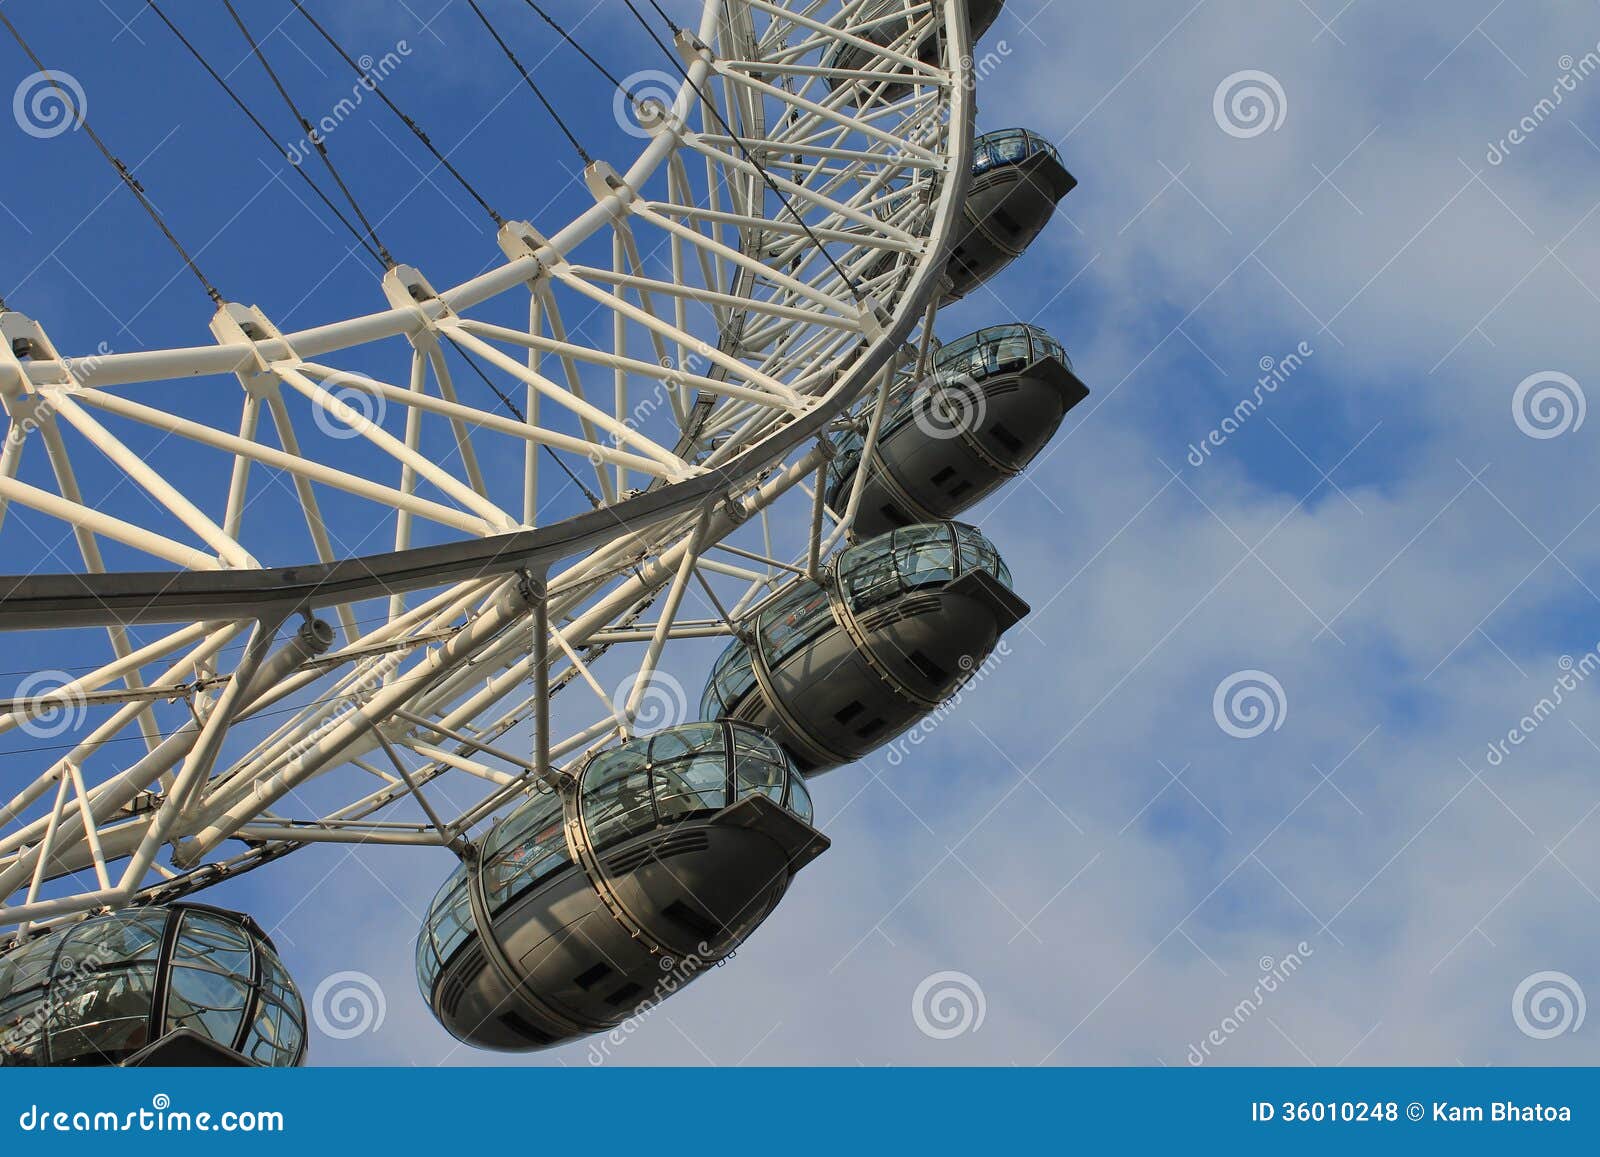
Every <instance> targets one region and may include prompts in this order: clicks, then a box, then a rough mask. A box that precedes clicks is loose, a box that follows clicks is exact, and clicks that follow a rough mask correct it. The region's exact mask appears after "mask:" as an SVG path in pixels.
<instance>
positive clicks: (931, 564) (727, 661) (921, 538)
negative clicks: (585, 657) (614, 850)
mask: <svg viewBox="0 0 1600 1157" xmlns="http://www.w3.org/2000/svg"><path fill="white" fill-rule="evenodd" d="M832 569H833V573H834V575H835V576H836V578H837V581H838V586H837V590H838V591H839V595H840V597H842V598H843V599H845V600H846V602H847V603H848V605H849V607H850V609H851V611H852V612H856V613H859V612H861V611H864V610H866V609H868V608H869V607H873V606H877V605H878V604H880V603H884V602H888V601H889V600H891V599H894V598H897V597H899V596H900V595H903V594H906V593H907V592H909V591H913V590H916V589H918V588H920V587H928V586H944V585H947V584H949V583H951V582H954V581H955V580H956V579H958V578H960V577H961V576H962V575H964V574H970V573H972V572H974V571H987V572H988V573H989V574H991V575H993V576H994V577H995V578H996V579H998V580H999V581H1000V582H1001V583H1003V584H1005V586H1006V587H1007V588H1008V589H1009V588H1010V587H1011V585H1012V583H1011V571H1010V569H1009V568H1007V566H1006V564H1005V562H1004V560H1002V559H1001V557H1000V552H999V551H997V550H996V549H995V548H994V544H993V543H991V542H990V541H989V540H988V539H987V538H986V537H984V535H983V532H982V531H980V530H979V529H978V528H977V527H975V526H970V525H968V524H967V523H964V522H934V523H922V524H918V525H914V526H902V527H899V528H898V529H896V530H892V531H889V532H888V533H886V534H880V535H879V536H878V537H876V538H872V539H868V540H867V541H866V542H863V543H860V544H858V545H856V546H853V547H850V548H849V549H848V550H845V551H842V552H840V553H839V554H838V555H837V556H835V558H834V561H833V563H832ZM832 598H833V596H832V595H831V594H830V593H829V591H828V589H827V588H826V587H824V586H820V585H818V584H817V583H814V582H811V581H809V580H804V579H802V580H799V581H796V582H795V583H793V584H791V585H790V586H788V587H786V588H785V589H784V590H783V591H782V592H780V593H779V594H778V595H776V596H774V598H773V599H772V600H770V601H769V602H768V603H767V604H766V605H765V606H764V607H763V608H762V609H761V610H760V611H759V612H758V613H757V615H756V616H755V631H754V635H755V637H756V639H758V640H759V642H760V645H761V648H762V654H763V656H764V658H765V660H766V662H767V665H768V666H769V667H772V666H777V665H778V664H780V663H782V662H783V661H784V660H785V659H786V658H788V657H789V656H790V655H791V654H793V653H794V652H795V651H796V650H798V649H800V648H801V647H803V646H805V645H806V644H807V643H809V642H810V641H811V640H813V639H814V638H816V637H817V636H818V635H819V634H820V633H822V632H823V631H825V630H826V629H828V628H829V627H831V626H832V623H833V612H832V611H831V609H830V604H831V601H832ZM755 682H756V677H755V674H754V671H753V670H752V659H751V655H750V647H749V645H748V644H747V643H746V642H745V641H744V640H743V639H735V640H733V641H732V642H731V643H729V644H728V646H727V648H726V649H725V650H724V651H723V652H722V654H721V655H720V656H719V657H718V658H717V661H716V663H715V665H714V666H713V667H712V671H711V677H710V678H709V679H708V680H707V681H706V690H705V695H704V697H703V699H702V700H701V704H700V712H701V715H702V716H704V717H705V718H707V719H712V718H716V717H717V716H720V715H721V714H723V712H724V711H726V710H727V709H728V708H729V707H730V706H731V705H732V704H734V703H735V702H737V701H738V700H739V698H740V697H742V696H743V695H744V694H745V693H746V692H748V691H749V690H750V688H751V687H752V686H754V685H755Z"/></svg>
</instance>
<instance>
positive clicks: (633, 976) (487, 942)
mask: <svg viewBox="0 0 1600 1157" xmlns="http://www.w3.org/2000/svg"><path fill="white" fill-rule="evenodd" d="M811 820H812V807H811V797H810V795H809V794H808V793H807V792H806V787H805V783H804V781H803V780H802V779H801V778H800V775H799V773H798V772H797V771H796V770H795V768H794V765H793V763H792V762H790V760H789V757H788V756H787V755H786V754H785V753H784V751H783V749H782V748H781V747H779V746H778V744H777V743H775V742H774V741H773V740H771V739H769V738H767V736H765V735H763V734H762V733H761V732H759V731H757V730H756V729H754V728H752V727H747V726H743V725H740V724H732V723H691V724H686V725H683V726H680V727H671V728H667V729H666V730H663V731H658V732H656V733H655V734H653V735H650V736H647V737H643V738H639V739H634V740H631V741H629V742H627V743H623V744H621V745H619V746H617V747H613V748H609V749H607V750H605V751H602V752H600V753H598V754H597V755H595V756H594V757H593V758H592V759H590V761H589V762H588V763H587V764H586V765H585V766H584V768H583V771H582V772H581V774H580V775H579V777H578V779H577V782H576V784H575V786H573V787H572V788H570V789H568V790H564V791H556V790H554V789H551V788H540V789H539V790H537V791H535V792H534V793H533V794H532V795H530V796H529V797H528V799H527V800H526V801H525V802H524V803H523V804H522V805H521V806H519V807H518V808H517V809H516V810H515V811H513V812H511V814H509V815H508V816H506V817H505V818H504V819H503V820H501V821H500V822H499V823H498V824H496V825H495V827H494V828H492V829H491V830H490V831H489V833H488V834H487V835H486V836H485V837H484V838H483V841H482V844H481V847H480V854H479V856H478V857H477V861H476V863H475V864H473V865H470V866H469V865H467V864H463V865H462V866H461V867H460V868H458V869H457V870H456V871H455V873H454V874H453V875H451V877H450V878H449V879H448V880H446V881H445V884H444V887H442V888H441V889H440V890H439V894H438V895H437V896H436V897H435V898H434V901H433V904H432V906H431V907H430V909H429V911H428V915H427V918H426V920H425V921H424V924H423V928H422V933H421V935H420V936H419V937H418V940H417V980H418V983H419V984H420V986H421V988H422V995H423V998H424V999H425V1000H426V1001H427V1003H428V1006H429V1008H431V1009H432V1010H433V1013H434V1015H435V1016H436V1017H438V1019H439V1021H440V1023H441V1024H443V1025H444V1027H445V1028H446V1029H447V1030H449V1032H450V1033H451V1034H452V1035H453V1036H455V1037H456V1038H457V1039H459V1040H462V1041H465V1042H466V1043H468V1044H471V1045H476V1046H477V1047H479V1048H487V1049H500V1050H507V1051H525V1050H529V1049H537V1048H544V1047H547V1046H550V1045H554V1044H560V1043H563V1042H565V1041H569V1040H572V1039H575V1038H577V1037H581V1036H586V1035H588V1034H590V1033H595V1032H601V1031H603V1030H605V1029H607V1028H610V1027H612V1026H614V1025H616V1024H619V1023H620V1022H622V1021H623V1020H626V1019H627V1018H628V1017H629V1016H632V1015H634V1014H635V1013H636V1012H638V1011H639V1010H640V1009H641V1008H647V1007H651V1006H653V1005H655V1004H656V1003H658V1002H659V1001H661V1000H663V999H665V998H666V997H667V996H669V995H671V994H672V993H673V992H675V991H677V989H678V988H681V987H682V986H683V985H684V984H687V983H688V982H689V981H691V980H693V979H694V978H695V977H696V976H698V975H699V974H700V973H702V972H704V971H705V970H706V969H707V968H710V967H711V966H713V965H715V964H717V963H718V962H719V961H721V960H723V959H724V958H725V957H726V956H727V955H728V954H729V953H731V952H732V951H733V950H734V949H735V948H736V947H737V946H738V945H739V944H740V943H741V942H742V941H743V940H744V939H745V938H746V937H748V936H749V935H750V933H751V932H753V931H754V930H755V928H756V926H757V925H759V924H760V923H761V922H762V921H763V920H764V919H766V917H767V915H768V914H769V913H770V912H771V911H772V909H773V908H774V907H775V906H776V905H777V903H778V901H779V900H780V899H782V897H783V894H784V893H785V892H786V891H787V890H788V887H789V883H790V881H791V879H792V878H793V876H794V874H795V873H796V872H797V871H799V870H800V869H801V868H803V867H804V866H805V865H806V864H808V863H810V862H811V861H812V860H813V859H815V858H816V857H817V856H819V855H821V854H822V852H823V851H825V850H826V849H827V847H828V840H827V838H826V837H824V836H823V835H822V833H821V832H819V831H817V830H816V828H814V827H813V826H812V824H811Z"/></svg>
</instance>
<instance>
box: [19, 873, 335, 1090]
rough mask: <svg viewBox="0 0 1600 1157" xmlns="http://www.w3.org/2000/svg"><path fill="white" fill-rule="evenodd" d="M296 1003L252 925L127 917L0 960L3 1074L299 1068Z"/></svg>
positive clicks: (192, 908)
mask: <svg viewBox="0 0 1600 1157" xmlns="http://www.w3.org/2000/svg"><path fill="white" fill-rule="evenodd" d="M305 1051H306V1013H305V1005H304V1004H303V1003H302V1001H301V999H300V993H299V991H298V990H297V989H296V988H295V986H294V981H293V980H291V979H290V978H289V973H288V970H287V969H285V968H284V966H283V963H282V961H280V960H279V959H278V954H277V952H276V951H275V950H274V949H273V946H272V941H271V940H270V939H268V938H267V935H266V933H264V932H263V931H262V930H261V929H260V927H259V926H257V924H256V922H255V921H254V920H252V919H250V917H248V916H245V915H241V914H240V913H237V912H228V911H225V910H223V909H220V908H211V907H206V906H203V905H200V904H172V905H167V906H157V905H151V906H149V907H144V908H125V909H123V910H121V911H118V912H113V913H112V914H110V915H108V916H96V917H93V918H91V919H88V920H84V921H82V922H80V923H77V924H71V925H68V926H66V927H64V928H59V929H57V930H56V931H54V932H51V933H50V934H49V935H47V936H42V937H40V938H39V939H37V940H29V941H26V942H25V943H23V944H22V945H20V946H19V947H17V948H15V949H13V950H11V951H9V952H7V953H6V954H5V955H4V956H0V1066H6V1065H140V1064H148V1065H195V1064H209V1065H248V1064H254V1065H298V1064H299V1063H300V1062H301V1061H302V1060H303V1059H304V1058H305Z"/></svg>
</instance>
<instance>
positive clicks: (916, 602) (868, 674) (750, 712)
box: [701, 522, 1028, 774]
mask: <svg viewBox="0 0 1600 1157" xmlns="http://www.w3.org/2000/svg"><path fill="white" fill-rule="evenodd" d="M1027 613H1028V605H1027V603H1025V602H1023V601H1022V599H1020V598H1018V597H1017V595H1016V594H1014V593H1013V592H1012V590H1011V572H1010V571H1008V570H1007V569H1006V565H1005V563H1004V562H1002V561H1001V559H1000V555H999V552H997V551H996V550H995V548H994V547H993V546H992V545H991V544H990V542H989V540H988V539H986V538H985V537H984V536H983V535H982V533H980V532H979V531H978V530H977V529H976V528H975V527H971V526H967V525H965V524H964V523H959V522H940V523H931V524H922V525H917V526H905V527H901V528H899V529H898V530H894V531H891V532H890V533H888V534H884V535H880V536H879V537H877V538H874V539H871V540H869V541H867V542H864V543H861V544H860V545H858V546H852V547H850V548H849V549H847V550H845V551H842V552H840V554H839V555H837V556H836V557H835V559H834V560H833V562H832V563H831V564H830V565H829V567H828V569H827V571H826V572H825V573H824V576H823V581H822V582H820V583H818V582H812V581H811V580H809V579H799V580H796V581H795V582H794V583H792V584H790V585H789V586H787V587H785V588H784V589H783V590H781V591H780V592H778V593H777V594H776V595H774V596H773V597H772V598H771V599H769V600H768V601H767V603H766V604H765V605H764V606H762V607H759V608H757V610H756V612H755V613H754V615H753V616H752V618H751V619H750V620H748V621H747V624H746V625H747V626H748V628H749V629H748V631H747V632H746V635H745V637H744V638H740V639H735V640H734V641H733V642H732V643H730V644H729V645H728V648H727V650H725V651H724V652H723V653H722V656H721V657H720V658H719V659H718V660H717V662H716V665H715V667H713V669H712V672H711V678H710V680H709V681H708V682H707V684H706V691H705V697H704V698H703V699H702V700H701V714H702V716H704V717H705V718H707V719H720V718H727V719H738V720H742V721H745V722H749V723H754V724H756V725H757V726H759V727H761V728H762V729H763V730H765V731H766V732H767V733H768V734H770V735H772V736H773V737H774V738H775V739H777V740H778V742H779V743H781V744H783V746H784V747H785V748H786V749H787V750H788V751H789V753H790V755H792V756H793V757H794V760H795V763H796V764H798V765H799V767H800V769H801V770H802V771H803V772H806V773H808V774H810V773H815V772H820V771H826V770H827V769H829V768H832V767H837V766H839V765H840V764H842V763H849V762H851V761H853V760H857V759H860V758H861V757H862V756H863V755H866V754H867V753H868V752H869V751H872V750H873V749H874V748H876V747H878V746H880V745H881V744H884V743H886V742H888V741H889V740H890V739H892V738H894V737H895V736H896V735H898V734H899V733H900V732H902V731H904V730H905V729H906V728H908V727H910V726H911V725H912V724H913V723H915V722H916V721H917V720H918V719H920V718H921V717H922V716H923V715H926V714H927V713H928V712H930V711H932V710H933V709H934V708H935V707H937V706H938V705H939V703H940V702H941V701H942V700H944V699H945V698H947V697H948V696H949V695H950V694H951V693H952V692H954V691H955V690H956V689H957V688H958V687H959V686H960V685H961V683H962V682H963V681H964V680H965V679H966V678H967V677H968V676H970V675H971V673H972V672H973V671H975V670H976V669H977V668H978V667H979V666H980V665H981V664H982V663H983V661H984V660H985V659H986V658H988V656H989V654H990V652H992V651H993V650H994V647H995V644H996V643H998V642H999V640H1000V636H1001V635H1002V634H1004V633H1005V632H1006V631H1007V630H1009V629H1010V628H1011V627H1012V626H1013V625H1014V624H1015V623H1016V622H1017V621H1018V620H1020V619H1021V618H1022V617H1023V616H1024V615H1025V614H1027Z"/></svg>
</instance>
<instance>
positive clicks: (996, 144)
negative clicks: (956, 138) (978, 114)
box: [972, 129, 1066, 177]
mask: <svg viewBox="0 0 1600 1157" xmlns="http://www.w3.org/2000/svg"><path fill="white" fill-rule="evenodd" d="M1040 154H1044V155H1046V156H1049V157H1051V158H1053V159H1054V160H1055V162H1056V164H1058V165H1061V167H1062V168H1063V169H1065V168H1066V165H1065V164H1063V162H1062V160H1061V154H1060V153H1058V152H1057V151H1056V147H1055V146H1054V145H1052V144H1051V143H1050V142H1049V141H1047V140H1045V139H1044V138H1043V137H1041V136H1040V135H1039V134H1038V133H1036V132H1033V131H1032V130H1031V129H997V130H995V131H994V132H992V133H982V134H980V135H979V136H977V137H976V138H974V140H973V142H972V175H973V176H974V177H978V176H982V175H983V174H984V173H987V172H988V171H989V170H990V169H998V168H999V167H1000V166H1002V165H1018V164H1021V163H1022V162H1023V161H1025V160H1027V159H1028V158H1029V157H1036V156H1039V155H1040Z"/></svg>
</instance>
